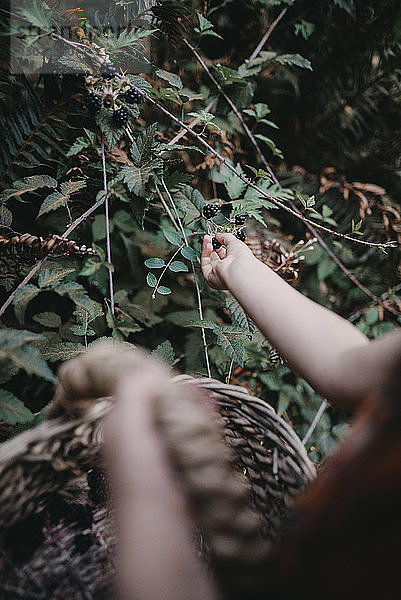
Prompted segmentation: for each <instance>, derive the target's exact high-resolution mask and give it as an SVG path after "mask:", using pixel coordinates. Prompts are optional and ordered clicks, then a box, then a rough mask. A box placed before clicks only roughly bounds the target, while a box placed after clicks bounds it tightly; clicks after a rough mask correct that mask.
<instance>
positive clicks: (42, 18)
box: [16, 0, 53, 33]
mask: <svg viewBox="0 0 401 600" xmlns="http://www.w3.org/2000/svg"><path fill="white" fill-rule="evenodd" d="M16 10H17V12H18V14H19V15H21V17H23V18H24V19H26V20H27V21H28V23H29V24H30V25H32V26H33V27H37V28H38V29H40V30H41V31H44V32H46V33H51V32H52V29H53V27H52V14H53V11H52V10H51V8H50V7H49V6H47V5H46V4H45V3H43V2H38V0H30V1H29V3H24V4H23V5H22V6H21V5H20V6H18V5H17V9H16Z"/></svg>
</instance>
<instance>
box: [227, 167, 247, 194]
mask: <svg viewBox="0 0 401 600" xmlns="http://www.w3.org/2000/svg"><path fill="white" fill-rule="evenodd" d="M225 168H226V169H227V167H225ZM236 169H237V171H239V172H240V173H241V175H244V172H243V170H242V167H241V165H240V164H239V163H238V164H237V166H236ZM224 185H225V188H226V190H227V193H228V195H229V196H230V198H231V200H236V199H237V198H239V196H241V194H242V192H243V191H244V190H245V188H246V183H245V182H244V181H242V179H240V178H239V177H237V175H235V173H233V172H232V171H230V170H229V169H227V177H226V179H225V181H224Z"/></svg>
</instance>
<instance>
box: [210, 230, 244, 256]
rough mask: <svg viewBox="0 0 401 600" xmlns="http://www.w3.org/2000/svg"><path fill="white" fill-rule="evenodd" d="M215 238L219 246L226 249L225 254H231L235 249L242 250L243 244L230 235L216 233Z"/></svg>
mask: <svg viewBox="0 0 401 600" xmlns="http://www.w3.org/2000/svg"><path fill="white" fill-rule="evenodd" d="M215 237H216V239H217V241H218V242H220V244H223V245H224V246H225V247H226V248H227V252H232V251H234V252H235V250H236V249H240V248H243V246H244V244H243V242H241V241H240V240H239V239H238V238H236V237H235V235H233V234H232V233H216V234H215Z"/></svg>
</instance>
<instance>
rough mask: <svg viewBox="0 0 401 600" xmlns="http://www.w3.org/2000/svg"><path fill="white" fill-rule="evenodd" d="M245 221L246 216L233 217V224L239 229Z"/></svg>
mask: <svg viewBox="0 0 401 600" xmlns="http://www.w3.org/2000/svg"><path fill="white" fill-rule="evenodd" d="M245 219H246V216H245V215H237V216H236V217H235V224H236V225H237V226H238V227H240V226H241V225H244V223H245Z"/></svg>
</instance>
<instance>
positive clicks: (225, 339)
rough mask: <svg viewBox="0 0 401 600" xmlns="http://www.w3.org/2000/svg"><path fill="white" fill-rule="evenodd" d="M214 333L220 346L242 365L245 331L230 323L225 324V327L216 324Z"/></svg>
mask: <svg viewBox="0 0 401 600" xmlns="http://www.w3.org/2000/svg"><path fill="white" fill-rule="evenodd" d="M214 333H215V334H216V338H217V340H216V341H217V344H218V345H219V346H220V348H222V349H223V350H224V352H225V353H226V354H227V355H228V356H229V357H230V358H232V359H234V360H235V361H236V362H237V363H238V364H239V365H240V366H241V367H242V366H243V364H244V344H243V342H244V338H245V336H244V333H243V332H242V331H238V328H236V327H231V326H230V325H224V326H223V327H220V326H218V325H216V326H215V328H214Z"/></svg>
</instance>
